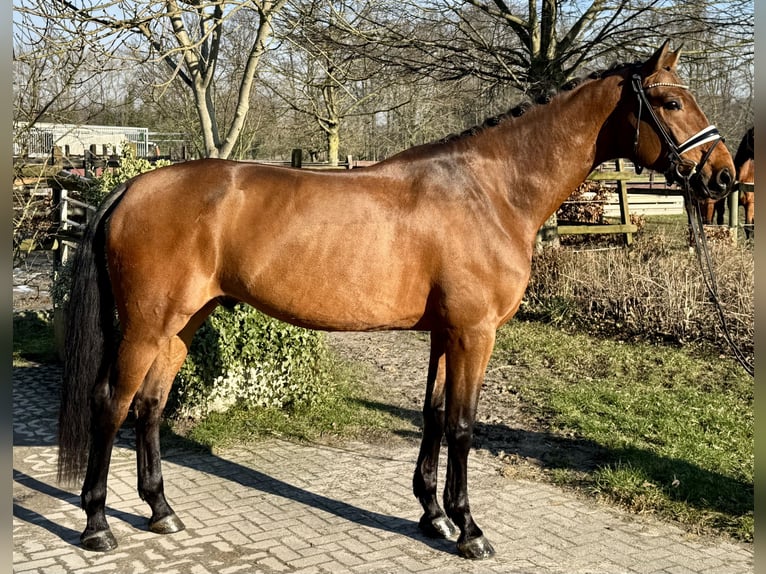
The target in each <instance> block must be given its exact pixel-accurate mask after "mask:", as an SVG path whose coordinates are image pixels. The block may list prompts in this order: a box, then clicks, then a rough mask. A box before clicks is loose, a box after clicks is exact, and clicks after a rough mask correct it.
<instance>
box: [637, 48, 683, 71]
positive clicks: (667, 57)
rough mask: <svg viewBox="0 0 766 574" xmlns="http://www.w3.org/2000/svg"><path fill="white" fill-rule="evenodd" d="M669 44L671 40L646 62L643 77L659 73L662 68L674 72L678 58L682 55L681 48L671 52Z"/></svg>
mask: <svg viewBox="0 0 766 574" xmlns="http://www.w3.org/2000/svg"><path fill="white" fill-rule="evenodd" d="M669 43H670V40H665V41H664V42H663V44H662V46H660V47H659V48H658V49H657V51H656V52H655V53H654V54H653V55H652V57H651V58H649V59H648V60H647V61H646V62H644V65H643V75H644V76H645V77H646V76H648V75H650V74H653V73H654V72H657V71H659V70H660V69H661V68H666V69H669V70H673V69H674V68H675V67H676V64H677V63H678V58H679V56H680V55H681V48H678V50H676V51H675V52H671V51H670V50H669V48H668V44H669Z"/></svg>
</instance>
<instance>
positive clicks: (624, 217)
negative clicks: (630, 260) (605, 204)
mask: <svg viewBox="0 0 766 574" xmlns="http://www.w3.org/2000/svg"><path fill="white" fill-rule="evenodd" d="M615 167H616V168H617V172H618V173H622V172H623V171H624V170H625V162H624V161H623V160H622V159H618V160H617V161H616V162H615ZM617 190H618V192H619V194H620V223H622V224H623V225H627V224H628V223H630V213H629V210H628V182H627V181H625V180H624V179H618V180H617ZM631 243H633V234H632V233H630V232H626V233H625V245H630V244H631Z"/></svg>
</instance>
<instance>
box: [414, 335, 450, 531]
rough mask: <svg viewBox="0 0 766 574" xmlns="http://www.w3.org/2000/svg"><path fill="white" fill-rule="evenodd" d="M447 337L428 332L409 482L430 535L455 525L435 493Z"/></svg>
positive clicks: (441, 434) (442, 409)
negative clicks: (418, 438)
mask: <svg viewBox="0 0 766 574" xmlns="http://www.w3.org/2000/svg"><path fill="white" fill-rule="evenodd" d="M445 344H446V338H445V336H444V334H443V333H439V332H432V333H431V358H430V362H429V364H428V385H427V387H426V398H425V403H424V405H423V438H422V441H421V443H420V454H419V455H418V462H417V466H416V467H415V476H414V477H413V479H412V486H413V491H414V493H415V496H416V497H417V499H418V500H419V501H420V504H421V505H422V506H423V516H422V517H421V518H420V523H419V526H420V529H421V530H422V531H423V532H424V533H425V534H426V535H427V536H430V537H431V538H450V537H451V536H454V535H455V534H456V533H457V529H456V528H455V526H454V525H453V524H452V522H450V520H449V519H448V518H447V515H446V514H444V511H443V510H442V509H441V506H439V502H438V500H437V494H436V483H437V471H438V469H439V451H440V449H441V440H442V436H444V380H445V360H444V359H445V357H444V350H445Z"/></svg>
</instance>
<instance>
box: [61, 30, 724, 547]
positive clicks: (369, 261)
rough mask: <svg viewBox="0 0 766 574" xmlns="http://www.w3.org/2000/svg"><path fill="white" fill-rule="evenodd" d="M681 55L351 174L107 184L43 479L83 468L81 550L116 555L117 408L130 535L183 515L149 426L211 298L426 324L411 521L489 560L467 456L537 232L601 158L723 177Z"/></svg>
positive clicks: (374, 325)
mask: <svg viewBox="0 0 766 574" xmlns="http://www.w3.org/2000/svg"><path fill="white" fill-rule="evenodd" d="M679 54H680V50H676V51H672V50H670V49H669V48H668V42H667V41H666V42H665V43H664V44H663V45H662V46H661V47H660V48H659V49H658V50H657V51H656V52H655V53H654V54H653V55H652V56H651V57H649V58H648V60H646V61H645V62H637V63H634V64H627V65H622V66H616V67H613V68H612V69H610V70H606V71H603V72H601V73H594V74H591V76H590V77H588V78H585V79H583V81H582V82H580V83H578V84H577V85H570V86H567V88H569V89H566V90H563V91H561V92H560V93H558V94H557V95H555V96H554V97H552V98H551V99H550V101H549V102H548V103H545V104H542V103H540V104H538V105H531V106H519V107H517V108H514V109H513V110H511V111H510V112H508V113H506V114H503V115H502V116H500V117H497V118H494V119H491V120H488V121H486V122H485V123H484V124H483V125H482V126H478V127H476V128H474V129H471V130H468V131H467V132H465V133H463V134H460V135H457V136H455V137H448V138H445V139H444V140H441V141H438V142H433V143H429V144H424V145H419V146H416V147H413V148H410V149H408V150H405V151H402V152H400V153H398V154H396V155H394V156H392V157H390V158H388V159H386V160H384V161H381V162H379V163H377V164H375V165H373V166H371V167H367V168H363V169H355V170H351V171H343V172H325V171H309V170H300V169H291V168H283V167H275V166H266V165H258V164H254V163H244V162H241V163H240V162H235V161H228V160H217V159H201V160H195V161H189V162H186V163H181V164H176V165H173V166H168V167H163V168H160V169H156V170H154V171H151V172H148V173H145V174H143V175H139V176H137V177H135V178H133V179H131V180H129V181H128V182H126V183H125V184H122V185H120V186H118V187H117V188H116V189H115V190H114V191H113V192H112V193H111V194H110V195H108V196H107V198H106V199H105V200H104V201H103V203H102V204H101V206H100V207H99V210H98V212H97V214H96V216H95V217H94V218H93V220H92V221H91V223H90V224H89V227H88V229H87V231H86V233H85V236H84V238H83V241H82V243H81V245H80V247H79V249H78V250H77V253H76V257H75V260H74V268H73V275H74V280H73V285H72V289H71V293H70V301H69V308H68V324H67V331H66V332H67V340H66V359H65V363H64V375H63V379H64V380H63V388H62V397H61V408H60V415H59V436H58V441H59V461H58V462H59V467H58V470H59V479H60V480H61V481H65V480H68V481H71V480H76V479H79V478H81V477H83V475H84V481H83V484H82V494H81V503H82V507H83V509H84V510H85V512H86V515H87V522H86V527H85V530H84V531H83V532H82V534H81V536H80V541H81V544H82V545H83V546H84V547H85V548H87V549H90V550H97V551H106V550H111V549H113V548H115V547H116V546H117V541H116V539H115V537H114V535H113V534H112V533H111V531H110V528H109V525H108V524H107V520H106V515H105V502H106V494H107V475H108V471H109V463H110V458H111V452H112V446H113V442H114V438H115V435H116V433H117V431H118V429H119V427H120V426H121V424H122V423H123V421H124V420H125V418H126V416H127V414H128V412H129V409H131V407H132V409H133V412H134V415H135V421H136V422H135V432H136V455H137V461H138V465H137V474H138V493H139V495H140V496H141V498H142V499H143V500H145V501H146V502H147V503H148V505H149V507H150V509H151V517H150V518H149V523H148V528H149V530H151V531H153V532H157V533H171V532H176V531H179V530H181V529H183V528H184V525H183V523H182V521H181V520H180V518H179V517H178V516H177V515H176V514H175V513H174V512H173V510H172V509H171V507H170V505H169V504H168V502H167V500H166V498H165V494H164V487H163V479H162V472H161V468H160V466H161V464H160V463H161V460H160V459H161V456H160V440H159V425H160V417H161V413H162V410H163V407H164V405H165V401H166V399H167V397H168V392H169V390H170V387H171V385H172V383H173V380H174V376H175V374H176V372H177V371H178V369H179V367H180V365H181V364H182V362H183V361H184V358H185V356H186V354H187V350H188V348H189V345H190V341H191V339H192V336H193V334H194V332H195V331H196V330H197V328H198V327H199V326H200V325H201V323H202V322H203V321H204V320H205V318H206V317H207V316H208V315H209V314H210V313H211V311H213V309H214V308H215V307H217V306H218V305H219V304H222V303H231V302H235V301H239V302H245V303H247V304H249V305H252V306H253V307H255V308H257V309H259V310H261V311H263V312H264V313H267V314H269V315H272V316H274V317H276V318H278V319H281V320H283V321H287V322H289V323H292V324H294V325H298V326H301V327H307V328H311V329H320V330H328V331H332V330H350V331H374V330H387V329H411V330H421V331H429V332H430V340H431V348H430V360H429V368H428V375H427V381H426V390H425V402H424V407H423V435H422V442H421V445H420V450H419V454H418V458H417V463H416V468H415V472H414V476H413V491H414V495H415V497H416V498H417V499H418V500H419V502H420V504H421V505H422V507H423V515H422V518H421V519H420V522H419V524H420V528H421V529H422V531H423V532H424V533H425V534H426V535H428V536H434V537H447V538H449V537H452V536H454V535H456V534H458V531H459V536H458V538H457V551H458V553H459V554H460V555H461V556H463V557H467V558H476V559H480V558H487V557H489V556H492V555H493V554H494V549H493V547H492V544H491V543H490V542H489V540H488V539H487V538H486V537H485V536H484V534H483V532H482V530H481V529H480V528H479V526H478V525H477V524H476V522H475V521H474V518H473V516H472V514H471V509H470V505H469V501H468V486H467V483H468V454H469V450H470V448H471V444H472V440H473V427H474V420H475V417H476V409H477V403H478V400H479V391H480V389H481V386H482V382H483V379H484V373H485V369H486V367H487V363H488V361H489V358H490V355H491V353H492V349H493V346H494V343H495V333H496V330H497V329H498V327H500V326H501V325H503V324H504V323H505V322H506V321H508V320H509V319H511V317H513V315H514V314H515V313H516V310H517V309H518V308H519V304H520V302H521V299H522V296H523V295H524V291H525V289H526V286H527V282H528V280H529V276H530V269H531V259H532V254H533V250H534V244H535V235H536V232H537V230H538V229H539V228H540V226H541V224H542V223H543V222H544V221H545V220H546V219H547V218H548V217H549V216H550V215H551V214H552V213H553V212H554V211H555V210H556V209H557V208H558V207H559V205H561V203H562V202H563V201H564V200H565V199H566V198H567V197H568V196H569V194H570V193H571V191H572V190H573V189H575V188H576V187H577V186H578V185H579V184H580V183H582V182H583V181H584V180H585V178H586V177H587V176H588V174H589V173H590V172H591V171H592V170H593V169H594V168H595V167H596V166H597V165H599V164H601V163H602V162H605V161H607V160H612V159H616V158H621V157H625V158H630V159H632V160H633V161H634V162H635V163H636V164H639V165H642V166H646V167H649V168H651V169H654V170H658V171H661V172H666V176H667V177H668V178H669V179H670V180H672V181H676V182H683V183H684V184H685V186H686V187H685V188H686V189H688V190H690V193H691V194H693V197H695V198H697V199H701V198H707V197H709V198H713V199H718V198H721V197H724V196H725V195H727V194H728V193H729V192H730V191H731V189H732V187H733V183H734V164H733V163H732V158H731V156H730V154H729V152H728V151H727V150H726V148H725V146H717V145H716V144H717V143H719V141H720V136H718V135H717V133H718V132H717V130H716V129H715V128H714V127H713V126H710V125H709V124H708V120H707V119H706V117H705V115H704V114H703V113H702V111H701V110H700V108H699V107H698V105H697V103H696V102H695V99H694V97H693V95H692V94H691V92H690V91H689V89H688V87H687V86H685V85H683V84H682V83H681V81H680V79H679V77H678V75H677V70H676V64H677V61H678V58H679ZM522 112H523V113H522ZM115 312H116V315H115ZM443 436H445V437H446V441H447V472H446V484H445V486H444V494H443V503H444V510H442V508H441V506H440V505H439V502H438V499H437V466H438V462H439V451H440V445H441V440H442V437H443ZM445 510H446V513H445Z"/></svg>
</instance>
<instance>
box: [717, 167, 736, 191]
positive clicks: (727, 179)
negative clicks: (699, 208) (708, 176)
mask: <svg viewBox="0 0 766 574" xmlns="http://www.w3.org/2000/svg"><path fill="white" fill-rule="evenodd" d="M715 179H716V183H717V184H718V186H719V187H720V188H721V189H728V188H729V186H730V185H731V184H732V183H733V181H734V180H733V179H732V177H731V172H730V171H729V168H727V167H725V168H723V169H722V170H721V171H719V172H718V175H717V176H716V178H715Z"/></svg>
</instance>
